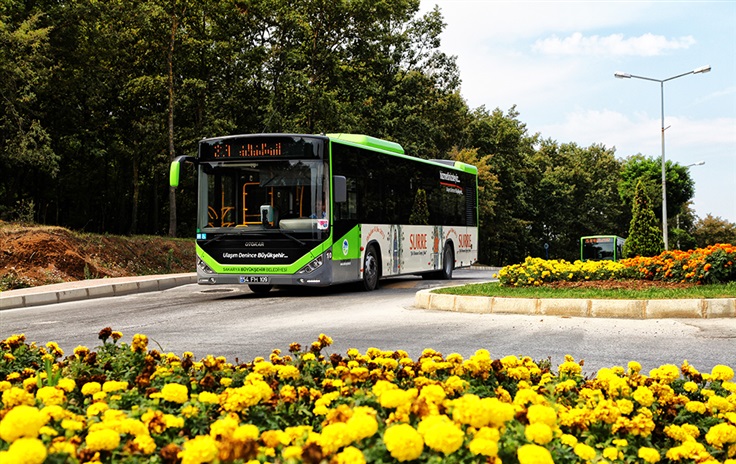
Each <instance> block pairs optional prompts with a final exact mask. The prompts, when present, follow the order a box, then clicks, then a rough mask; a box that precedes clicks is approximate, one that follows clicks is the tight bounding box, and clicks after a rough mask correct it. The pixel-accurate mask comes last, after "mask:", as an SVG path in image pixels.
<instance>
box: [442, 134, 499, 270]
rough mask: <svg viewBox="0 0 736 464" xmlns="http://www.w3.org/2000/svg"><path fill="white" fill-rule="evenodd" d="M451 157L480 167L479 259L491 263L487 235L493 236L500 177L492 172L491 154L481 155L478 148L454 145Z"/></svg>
mask: <svg viewBox="0 0 736 464" xmlns="http://www.w3.org/2000/svg"><path fill="white" fill-rule="evenodd" d="M450 159H453V160H455V161H462V162H463V163H467V164H471V165H473V166H475V167H477V168H478V216H479V224H478V235H479V239H480V243H479V249H478V259H479V261H480V262H482V263H490V262H492V261H491V254H490V252H491V248H490V243H489V241H488V239H487V237H492V236H493V230H494V228H495V227H494V223H493V215H494V212H495V211H494V210H495V207H496V199H497V196H498V192H499V190H500V185H499V182H498V177H496V175H495V174H493V173H492V172H491V155H485V156H481V155H479V154H478V149H477V148H465V149H462V150H459V149H458V148H457V147H454V148H453V149H452V150H451V151H450Z"/></svg>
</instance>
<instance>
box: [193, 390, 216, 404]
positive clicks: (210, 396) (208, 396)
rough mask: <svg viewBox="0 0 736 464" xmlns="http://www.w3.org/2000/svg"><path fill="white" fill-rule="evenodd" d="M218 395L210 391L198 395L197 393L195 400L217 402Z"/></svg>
mask: <svg viewBox="0 0 736 464" xmlns="http://www.w3.org/2000/svg"><path fill="white" fill-rule="evenodd" d="M219 398H220V395H218V394H217V393H212V392H206V391H205V392H202V393H200V394H199V395H197V400H198V401H199V402H200V403H210V404H217V403H218V402H219V401H220V400H219Z"/></svg>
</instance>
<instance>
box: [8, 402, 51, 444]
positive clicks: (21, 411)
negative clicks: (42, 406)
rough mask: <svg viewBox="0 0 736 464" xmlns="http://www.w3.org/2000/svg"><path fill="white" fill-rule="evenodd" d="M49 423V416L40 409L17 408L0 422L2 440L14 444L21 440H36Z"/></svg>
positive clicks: (29, 407)
mask: <svg viewBox="0 0 736 464" xmlns="http://www.w3.org/2000/svg"><path fill="white" fill-rule="evenodd" d="M47 421H48V416H47V415H45V414H43V413H42V412H41V411H39V410H38V408H35V407H33V406H27V405H24V404H22V405H19V406H16V407H14V408H13V409H11V410H10V411H8V413H7V414H5V417H3V419H2V421H0V439H3V440H5V441H6V442H8V443H12V442H13V441H15V440H17V439H19V438H36V437H38V431H39V430H40V429H41V427H43V426H44V425H46V422H47Z"/></svg>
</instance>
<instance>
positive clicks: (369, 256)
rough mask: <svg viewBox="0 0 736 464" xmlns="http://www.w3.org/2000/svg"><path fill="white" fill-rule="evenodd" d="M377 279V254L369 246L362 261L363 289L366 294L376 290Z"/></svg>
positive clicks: (373, 248)
mask: <svg viewBox="0 0 736 464" xmlns="http://www.w3.org/2000/svg"><path fill="white" fill-rule="evenodd" d="M379 277H380V275H379V265H378V253H376V248H375V247H373V246H370V247H368V249H367V250H366V252H365V258H364V259H363V289H365V290H366V291H368V292H370V291H372V290H375V289H377V288H378V278H379Z"/></svg>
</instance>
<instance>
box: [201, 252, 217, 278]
mask: <svg viewBox="0 0 736 464" xmlns="http://www.w3.org/2000/svg"><path fill="white" fill-rule="evenodd" d="M197 267H198V268H199V269H200V270H201V271H202V272H204V273H205V274H216V272H215V271H213V270H212V268H211V267H209V266H208V265H207V263H205V262H204V261H202V258H200V257H199V256H197Z"/></svg>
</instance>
